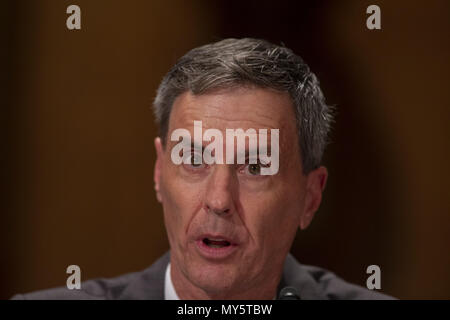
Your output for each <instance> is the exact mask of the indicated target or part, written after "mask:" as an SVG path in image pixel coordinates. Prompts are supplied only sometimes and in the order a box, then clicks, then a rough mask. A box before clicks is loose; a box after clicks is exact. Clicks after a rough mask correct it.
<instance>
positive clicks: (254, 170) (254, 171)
mask: <svg viewBox="0 0 450 320" xmlns="http://www.w3.org/2000/svg"><path fill="white" fill-rule="evenodd" d="M247 171H248V173H250V174H251V175H252V176H259V175H260V174H261V166H260V165H259V164H258V163H256V164H248V165H247Z"/></svg>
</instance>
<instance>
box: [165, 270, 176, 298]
mask: <svg viewBox="0 0 450 320" xmlns="http://www.w3.org/2000/svg"><path fill="white" fill-rule="evenodd" d="M164 300H180V298H179V297H178V295H177V292H176V291H175V288H174V286H173V283H172V277H171V275H170V262H169V264H168V265H167V268H166V276H165V278H164Z"/></svg>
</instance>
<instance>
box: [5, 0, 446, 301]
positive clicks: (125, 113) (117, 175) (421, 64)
mask: <svg viewBox="0 0 450 320" xmlns="http://www.w3.org/2000/svg"><path fill="white" fill-rule="evenodd" d="M294 3H295V4H294ZM70 4H78V5H79V6H80V7H81V10H82V30H80V31H69V30H67V28H66V26H65V20H66V18H67V14H66V12H65V11H66V8H67V6H68V5H70ZM370 4H378V5H379V6H380V7H381V18H382V30H381V31H369V30H367V28H366V26H365V20H366V17H367V15H366V13H365V10H366V8H367V6H368V5H370ZM449 18H450V2H448V1H444V0H443V1H435V0H432V1H426V2H417V3H416V2H415V3H414V4H413V3H411V2H410V1H356V0H355V1H345V2H344V1H307V2H306V1H305V2H301V1H296V2H293V3H291V1H289V2H288V1H270V2H269V1H248V2H246V4H243V3H242V2H241V1H236V2H233V1H223V2H214V1H181V0H180V1H99V0H97V1H87V0H76V1H54V0H40V1H8V2H6V3H5V4H3V6H2V11H1V22H0V23H1V25H0V29H1V33H2V37H1V39H3V41H2V45H1V49H2V50H1V56H0V58H1V63H2V75H1V77H2V86H1V87H2V89H1V90H2V91H1V93H2V95H1V100H2V107H1V115H0V116H1V123H0V124H1V133H2V153H1V155H2V157H1V159H2V160H1V161H2V162H1V170H2V171H1V173H2V175H1V179H2V187H3V189H2V199H1V200H2V201H1V205H0V210H1V212H0V213H1V215H0V237H1V238H0V250H1V251H0V252H1V258H0V259H1V261H0V298H9V297H10V296H11V295H12V294H14V293H17V292H28V291H32V290H37V289H43V288H47V287H53V286H61V285H65V281H66V277H67V275H66V273H65V270H66V267H67V266H68V265H70V264H77V265H79V266H80V267H81V270H82V279H84V280H85V279H89V278H94V277H112V276H116V275H119V274H122V273H126V272H131V271H135V270H140V269H143V268H145V267H146V266H148V265H149V264H151V263H152V262H153V261H154V260H155V259H156V258H157V257H159V256H160V255H161V254H162V253H163V252H165V251H166V250H167V249H168V244H167V240H166V234H165V231H164V227H163V220H162V210H161V207H160V206H159V205H158V204H157V202H156V200H155V195H154V192H153V182H152V174H153V173H152V169H153V163H154V156H155V154H154V151H153V137H154V136H155V133H156V128H155V126H154V122H153V117H152V113H151V110H150V106H151V101H152V99H153V97H154V93H155V90H156V88H157V85H158V83H159V81H160V79H161V77H162V76H163V75H164V74H165V72H166V71H167V70H168V69H169V68H170V66H171V65H172V64H173V63H174V62H175V61H176V59H177V58H178V57H180V56H181V55H182V54H184V53H185V52H186V51H187V50H189V49H191V48H193V47H196V46H198V45H201V44H204V43H208V42H211V41H215V40H219V39H222V38H226V37H244V36H251V37H259V38H266V39H268V40H271V41H273V42H276V43H280V42H283V43H285V44H286V45H287V46H288V47H291V48H292V49H294V51H296V52H297V53H298V54H300V55H301V56H302V57H303V58H305V60H306V61H307V62H308V63H309V64H310V66H311V68H312V69H313V71H315V73H316V74H317V75H318V77H319V79H320V80H321V82H322V86H323V91H324V92H325V95H326V96H327V101H328V103H330V104H335V105H337V106H338V110H339V114H338V117H337V122H336V125H335V129H334V133H333V143H332V144H331V145H330V147H329V149H328V151H327V153H326V157H325V164H326V165H327V166H328V168H329V171H330V178H329V184H328V186H327V189H326V192H325V195H324V203H323V205H322V207H321V208H320V210H319V212H318V213H317V216H316V220H315V221H314V222H313V224H312V225H311V227H310V228H309V229H308V230H307V231H305V232H302V233H299V235H298V237H297V239H296V242H295V244H294V247H293V249H292V251H293V253H294V254H295V256H296V257H297V258H298V259H299V260H301V261H302V262H303V263H307V264H316V265H320V266H322V267H325V268H329V269H331V270H333V271H335V272H336V273H337V274H339V275H341V276H342V277H344V278H345V279H347V280H349V281H352V282H355V283H358V284H360V285H363V286H364V285H365V279H366V278H367V274H366V273H365V271H366V267H367V266H368V265H370V264H378V265H379V266H380V267H381V271H382V289H383V291H384V292H387V293H389V294H392V295H394V296H397V297H399V298H425V299H429V298H446V299H448V298H450V255H449V243H450V206H449V204H450V201H449V190H450V188H449V182H448V181H449V179H450V173H449V169H448V162H449V160H450V155H449V144H448V139H449V137H450V129H449V123H448V122H449V107H450V104H449V102H450V99H449V85H448V76H449V71H450V70H449V49H450V45H449V41H448V39H449V35H450V34H449V33H450V32H449V30H450V19H449Z"/></svg>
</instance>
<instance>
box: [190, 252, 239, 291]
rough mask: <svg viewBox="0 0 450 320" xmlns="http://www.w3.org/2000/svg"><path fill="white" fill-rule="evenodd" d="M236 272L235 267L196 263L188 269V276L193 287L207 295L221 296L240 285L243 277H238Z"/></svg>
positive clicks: (203, 262) (202, 262) (237, 269)
mask: <svg viewBox="0 0 450 320" xmlns="http://www.w3.org/2000/svg"><path fill="white" fill-rule="evenodd" d="M238 271H239V268H237V267H236V265H231V266H230V265H228V264H220V263H210V262H207V261H196V262H195V263H193V264H191V265H190V267H188V276H189V278H190V281H191V282H192V283H193V284H194V285H195V286H197V287H199V288H201V289H202V290H204V291H205V292H207V293H208V294H210V295H220V296H222V295H224V294H226V292H228V291H230V289H232V288H233V289H234V290H236V286H237V285H239V284H241V283H242V279H241V278H245V277H243V276H242V275H240V276H238ZM242 271H243V270H240V272H242ZM234 290H233V291H234Z"/></svg>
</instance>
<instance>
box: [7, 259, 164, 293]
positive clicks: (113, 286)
mask: <svg viewBox="0 0 450 320" xmlns="http://www.w3.org/2000/svg"><path fill="white" fill-rule="evenodd" d="M168 262H169V253H166V254H165V255H163V256H162V257H161V258H159V259H158V260H157V261H156V262H155V263H154V264H152V265H151V266H150V267H148V268H147V269H145V270H143V271H139V272H133V273H128V274H124V275H121V276H119V277H115V278H109V279H105V278H99V279H93V280H87V281H84V282H82V283H81V288H80V289H73V290H70V289H68V288H67V287H58V288H53V289H46V290H40V291H35V292H31V293H26V294H16V295H14V296H13V297H12V298H11V299H12V300H122V299H126V300H128V299H163V296H164V275H165V269H166V267H167V264H168Z"/></svg>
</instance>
